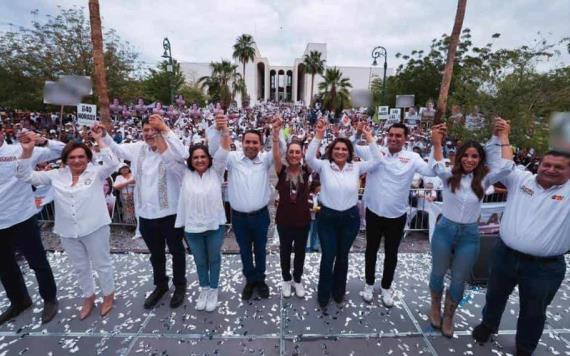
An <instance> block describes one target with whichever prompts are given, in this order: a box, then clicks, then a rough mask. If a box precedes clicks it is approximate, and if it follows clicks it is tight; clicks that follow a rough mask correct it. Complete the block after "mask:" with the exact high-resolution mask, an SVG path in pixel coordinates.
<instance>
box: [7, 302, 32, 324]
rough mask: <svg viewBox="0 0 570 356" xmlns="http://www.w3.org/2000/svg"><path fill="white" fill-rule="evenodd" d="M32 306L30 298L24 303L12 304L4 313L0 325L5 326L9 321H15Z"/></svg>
mask: <svg viewBox="0 0 570 356" xmlns="http://www.w3.org/2000/svg"><path fill="white" fill-rule="evenodd" d="M31 306H32V300H31V299H30V298H28V299H26V300H25V301H24V302H23V303H18V304H10V306H9V307H8V309H6V310H5V311H4V313H2V314H1V315H0V325H2V324H4V323H5V322H7V321H8V320H12V319H14V318H15V317H17V316H18V315H20V314H21V313H22V312H23V311H24V310H26V309H28V308H29V307H31Z"/></svg>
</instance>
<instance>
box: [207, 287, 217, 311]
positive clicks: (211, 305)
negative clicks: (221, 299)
mask: <svg viewBox="0 0 570 356" xmlns="http://www.w3.org/2000/svg"><path fill="white" fill-rule="evenodd" d="M217 307H218V288H210V290H209V292H208V301H206V311H207V312H213V311H214V310H216V308H217Z"/></svg>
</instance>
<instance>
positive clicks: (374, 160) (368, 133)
mask: <svg viewBox="0 0 570 356" xmlns="http://www.w3.org/2000/svg"><path fill="white" fill-rule="evenodd" d="M362 133H363V134H364V137H365V138H366V142H368V149H369V154H370V159H369V160H368V161H366V162H361V163H360V164H359V165H358V167H359V168H358V169H359V172H360V174H362V173H366V172H368V171H370V170H372V169H374V168H376V167H377V166H378V165H379V164H380V162H381V160H382V154H381V153H380V148H378V145H377V144H376V138H375V137H374V135H373V134H372V128H371V127H370V126H368V125H365V126H364V127H363V129H362Z"/></svg>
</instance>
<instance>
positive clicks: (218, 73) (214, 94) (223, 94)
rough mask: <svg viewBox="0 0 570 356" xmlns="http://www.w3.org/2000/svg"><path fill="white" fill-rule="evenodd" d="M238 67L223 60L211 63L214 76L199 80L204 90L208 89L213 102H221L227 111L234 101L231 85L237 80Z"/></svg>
mask: <svg viewBox="0 0 570 356" xmlns="http://www.w3.org/2000/svg"><path fill="white" fill-rule="evenodd" d="M237 67H238V66H237V65H236V64H232V62H230V61H228V60H225V59H222V61H221V62H211V63H210V68H212V75H210V76H204V77H201V78H200V79H198V83H200V86H201V87H202V88H205V87H208V95H209V96H210V98H211V100H213V101H216V99H217V100H219V101H220V104H221V105H222V108H223V109H224V110H225V109H227V108H228V107H229V106H230V103H231V101H232V100H233V99H232V95H231V90H230V87H229V84H230V82H231V81H232V80H234V79H235V74H236V70H237Z"/></svg>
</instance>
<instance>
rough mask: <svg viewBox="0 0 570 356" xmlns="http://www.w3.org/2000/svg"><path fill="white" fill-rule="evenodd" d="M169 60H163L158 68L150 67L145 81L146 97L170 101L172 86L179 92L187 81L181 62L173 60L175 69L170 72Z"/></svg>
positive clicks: (162, 101)
mask: <svg viewBox="0 0 570 356" xmlns="http://www.w3.org/2000/svg"><path fill="white" fill-rule="evenodd" d="M168 64H169V63H168V61H166V60H165V61H162V62H161V63H160V64H159V65H158V66H157V68H155V69H149V74H148V75H147V76H146V77H145V79H144V81H143V87H144V91H145V97H148V98H149V99H151V100H154V101H160V102H161V103H170V88H171V85H172V86H173V87H174V92H175V93H176V92H178V91H179V90H180V88H181V87H182V86H183V85H184V83H185V78H184V74H183V73H182V71H181V70H180V63H178V62H177V61H176V60H173V66H172V67H173V71H172V72H169V71H168V70H167V69H168Z"/></svg>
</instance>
